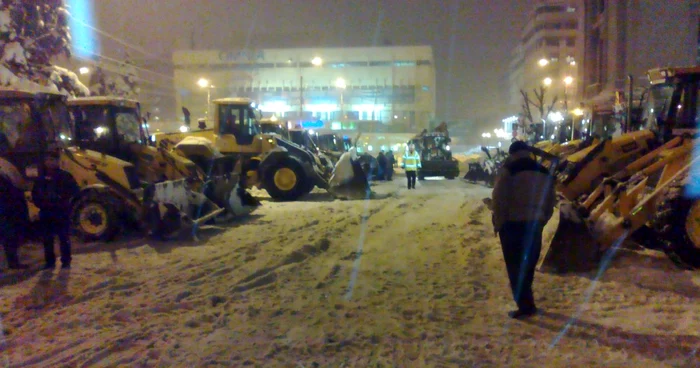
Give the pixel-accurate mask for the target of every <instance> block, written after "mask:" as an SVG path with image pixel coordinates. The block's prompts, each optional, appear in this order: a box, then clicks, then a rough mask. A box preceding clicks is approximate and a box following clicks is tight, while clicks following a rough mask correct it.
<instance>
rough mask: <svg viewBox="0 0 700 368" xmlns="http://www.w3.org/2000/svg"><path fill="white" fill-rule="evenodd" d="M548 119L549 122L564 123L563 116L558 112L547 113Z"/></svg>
mask: <svg viewBox="0 0 700 368" xmlns="http://www.w3.org/2000/svg"><path fill="white" fill-rule="evenodd" d="M548 118H549V121H551V122H553V123H558V122H560V121H564V115H562V113H560V112H559V111H556V112H551V113H549V116H548Z"/></svg>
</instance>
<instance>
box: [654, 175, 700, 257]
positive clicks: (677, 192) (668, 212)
mask: <svg viewBox="0 0 700 368" xmlns="http://www.w3.org/2000/svg"><path fill="white" fill-rule="evenodd" d="M659 203H660V205H659V208H658V209H657V211H656V216H655V218H654V222H653V226H654V229H655V230H656V232H657V233H658V236H659V240H660V242H661V243H662V245H663V249H664V251H665V252H666V254H667V255H668V256H669V258H670V259H671V261H673V262H674V263H675V264H677V265H678V266H680V267H682V268H685V269H698V268H700V242H698V244H695V243H694V242H693V239H692V238H691V237H690V235H689V234H688V228H687V223H688V220H689V219H688V216H690V215H691V214H692V213H691V209H693V207H694V206H698V205H700V201H698V200H693V199H691V198H686V197H684V196H683V180H677V181H675V182H674V183H672V184H671V185H670V186H669V189H668V191H667V192H666V193H664V196H663V197H662V198H660V200H659Z"/></svg>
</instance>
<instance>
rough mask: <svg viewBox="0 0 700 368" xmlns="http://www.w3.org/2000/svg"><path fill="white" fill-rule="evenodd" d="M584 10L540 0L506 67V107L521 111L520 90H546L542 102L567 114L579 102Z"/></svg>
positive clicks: (571, 0)
mask: <svg viewBox="0 0 700 368" xmlns="http://www.w3.org/2000/svg"><path fill="white" fill-rule="evenodd" d="M583 13H584V12H583V7H582V2H581V1H577V0H568V1H561V0H560V1H556V0H553V1H541V2H539V3H538V4H536V5H535V7H534V8H533V10H532V11H531V12H530V13H529V14H528V21H527V23H526V25H525V27H524V28H523V30H522V33H521V37H520V42H519V43H518V44H517V45H516V47H515V49H514V50H513V52H512V54H511V58H512V59H511V62H510V65H509V73H508V83H509V106H510V109H511V110H513V111H511V112H513V113H517V112H520V111H521V106H522V104H523V100H524V99H523V96H522V94H521V92H520V91H521V90H522V91H525V92H527V93H528V94H529V95H530V97H534V96H533V89H539V88H540V87H544V88H546V94H545V102H548V103H551V101H552V99H553V98H554V97H557V100H558V101H559V102H558V103H557V106H555V109H557V110H561V111H566V110H570V109H571V107H572V106H575V105H577V101H578V100H579V99H580V90H581V83H580V80H581V75H580V69H581V68H580V67H579V66H580V64H581V61H582V60H583Z"/></svg>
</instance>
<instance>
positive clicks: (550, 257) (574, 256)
mask: <svg viewBox="0 0 700 368" xmlns="http://www.w3.org/2000/svg"><path fill="white" fill-rule="evenodd" d="M600 258H601V249H600V245H599V243H598V242H597V241H595V239H594V238H593V236H592V235H591V232H590V229H589V228H588V226H587V225H586V222H585V221H584V220H583V218H581V216H580V215H579V214H578V213H577V211H576V210H575V208H574V206H573V204H572V203H570V202H568V201H562V202H561V203H560V205H559V225H558V226H557V229H556V231H555V233H554V237H553V238H552V241H551V243H550V244H549V248H548V249H547V251H546V253H545V256H544V260H543V261H542V264H541V265H540V269H539V270H540V271H541V272H547V273H557V274H563V273H568V272H586V271H590V270H592V269H594V268H596V267H597V265H598V263H599V261H600Z"/></svg>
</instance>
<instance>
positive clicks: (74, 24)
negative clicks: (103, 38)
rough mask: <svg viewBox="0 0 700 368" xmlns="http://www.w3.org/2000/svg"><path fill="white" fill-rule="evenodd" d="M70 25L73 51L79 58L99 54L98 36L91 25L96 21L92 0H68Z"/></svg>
mask: <svg viewBox="0 0 700 368" xmlns="http://www.w3.org/2000/svg"><path fill="white" fill-rule="evenodd" d="M68 9H70V16H69V17H68V27H70V31H71V32H70V35H71V43H72V46H73V53H74V55H75V56H77V57H78V58H92V57H93V56H94V55H99V53H100V46H99V43H98V37H96V35H94V34H93V33H94V32H93V30H92V28H90V25H91V24H93V23H94V22H95V19H94V18H93V1H92V0H68Z"/></svg>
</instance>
